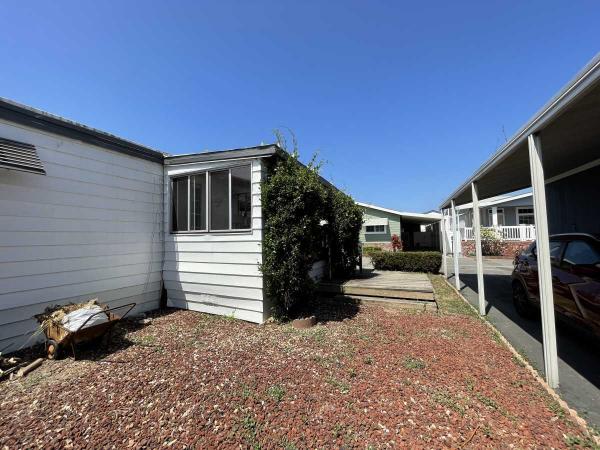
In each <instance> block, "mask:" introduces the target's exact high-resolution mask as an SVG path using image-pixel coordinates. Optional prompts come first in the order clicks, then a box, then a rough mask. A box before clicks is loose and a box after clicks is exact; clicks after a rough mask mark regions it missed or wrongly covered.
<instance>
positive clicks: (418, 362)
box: [404, 356, 425, 370]
mask: <svg viewBox="0 0 600 450" xmlns="http://www.w3.org/2000/svg"><path fill="white" fill-rule="evenodd" d="M404 367H406V368H407V369H410V370H421V369H424V368H425V361H423V360H422V359H420V358H413V357H412V356H407V357H406V358H404Z"/></svg>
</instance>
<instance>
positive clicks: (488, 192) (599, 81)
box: [440, 53, 600, 208]
mask: <svg viewBox="0 0 600 450" xmlns="http://www.w3.org/2000/svg"><path fill="white" fill-rule="evenodd" d="M598 123H600V53H598V54H597V55H596V57H595V58H594V59H593V60H592V61H591V62H590V63H589V64H588V65H587V66H586V67H585V68H584V69H583V70H582V71H581V72H579V74H577V76H576V77H575V78H574V79H573V80H572V81H571V82H570V83H569V84H567V86H565V87H564V88H563V89H562V90H561V91H560V92H559V93H558V94H557V95H556V96H555V97H554V98H553V99H552V100H550V102H548V103H547V104H546V105H545V106H544V107H543V108H542V109H541V110H540V111H539V112H538V113H537V114H536V115H535V116H534V117H533V118H532V119H531V120H530V121H529V122H527V123H526V124H525V125H524V126H523V127H522V128H521V129H520V130H519V131H518V132H517V133H516V134H515V136H513V137H512V138H511V139H510V140H509V141H508V142H507V143H506V144H504V145H503V146H502V147H501V148H500V149H499V150H498V151H497V152H496V153H494V154H493V155H492V156H491V157H490V158H489V159H488V160H487V161H486V162H485V163H484V164H483V165H482V166H481V167H480V168H479V169H478V170H477V171H476V172H475V173H474V174H473V175H472V176H471V177H470V178H469V179H468V180H466V181H465V182H463V184H462V185H460V186H459V187H458V188H457V189H456V190H455V191H454V192H453V193H452V194H451V195H450V196H449V197H448V198H447V199H446V200H444V202H443V203H442V204H441V205H440V208H448V207H449V206H450V201H451V200H452V199H454V200H455V203H456V205H462V204H465V203H469V202H471V201H472V198H471V182H473V181H476V182H477V186H478V189H479V197H480V198H481V199H486V198H490V197H494V196H496V195H501V194H505V193H508V192H514V191H518V190H520V189H524V188H528V187H530V186H531V178H530V166H529V148H528V144H527V137H528V136H529V135H530V134H538V135H539V137H540V139H541V143H542V154H543V166H544V176H545V178H546V181H549V180H556V179H559V178H562V177H564V176H566V175H568V174H569V173H571V171H575V172H577V171H579V170H580V169H582V168H585V167H588V166H589V167H591V166H594V165H597V164H598V163H599V161H600V159H599V154H600V153H599V151H598V143H599V142H600V127H598ZM590 195H591V193H590Z"/></svg>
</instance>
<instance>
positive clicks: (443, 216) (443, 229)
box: [440, 210, 448, 278]
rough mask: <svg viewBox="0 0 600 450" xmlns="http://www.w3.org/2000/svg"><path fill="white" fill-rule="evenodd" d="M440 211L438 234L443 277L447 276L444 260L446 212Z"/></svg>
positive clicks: (446, 251) (445, 251)
mask: <svg viewBox="0 0 600 450" xmlns="http://www.w3.org/2000/svg"><path fill="white" fill-rule="evenodd" d="M441 213H442V220H440V234H441V236H442V237H441V239H442V272H443V273H444V278H448V262H447V261H446V257H447V255H448V249H447V245H446V214H445V213H444V210H442V211H441Z"/></svg>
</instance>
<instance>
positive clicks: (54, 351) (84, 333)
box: [44, 303, 136, 359]
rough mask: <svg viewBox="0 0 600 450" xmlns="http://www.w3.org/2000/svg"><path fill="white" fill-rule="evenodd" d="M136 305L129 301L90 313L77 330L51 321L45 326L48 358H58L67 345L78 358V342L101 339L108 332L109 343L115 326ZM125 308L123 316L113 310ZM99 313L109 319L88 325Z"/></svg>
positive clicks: (74, 356) (107, 340)
mask: <svg viewBox="0 0 600 450" xmlns="http://www.w3.org/2000/svg"><path fill="white" fill-rule="evenodd" d="M135 305H136V304H135V303H128V304H126V305H122V306H115V307H114V308H103V309H102V311H98V312H97V313H94V314H92V315H90V316H89V317H88V318H87V319H86V320H85V322H83V323H82V324H81V325H80V326H79V328H77V329H76V330H75V331H70V330H68V329H67V328H65V327H64V326H62V324H61V323H59V322H56V321H51V322H50V323H49V324H48V326H47V327H45V328H44V333H45V334H46V354H47V356H48V359H58V358H59V357H60V354H61V351H62V349H63V348H64V347H67V346H69V347H71V351H72V352H73V358H74V359H77V357H76V355H75V345H76V344H79V343H82V342H88V341H91V340H93V339H99V338H101V337H103V336H104V335H106V334H108V336H107V339H106V342H107V344H108V343H109V342H110V338H111V335H112V329H113V327H114V326H115V325H116V324H117V322H119V320H121V319H123V318H124V317H125V316H126V315H127V314H129V313H130V312H131V310H132V309H133V308H134V307H135ZM100 306H102V305H100ZM125 308H127V310H126V311H125V314H123V315H121V316H119V315H117V314H115V313H114V312H113V311H115V310H118V309H125ZM98 314H106V317H107V319H108V320H107V321H106V322H101V323H97V324H94V325H90V326H88V327H86V325H87V323H88V322H89V321H90V320H91V319H92V318H94V317H96V316H97V315H98Z"/></svg>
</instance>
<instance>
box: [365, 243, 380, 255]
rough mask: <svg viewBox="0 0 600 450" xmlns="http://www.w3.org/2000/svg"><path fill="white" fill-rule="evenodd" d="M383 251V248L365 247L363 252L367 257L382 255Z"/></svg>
mask: <svg viewBox="0 0 600 450" xmlns="http://www.w3.org/2000/svg"><path fill="white" fill-rule="evenodd" d="M382 251H383V249H382V248H381V247H375V246H368V245H364V246H363V249H362V252H363V255H365V256H372V255H373V254H374V253H381V252H382Z"/></svg>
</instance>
